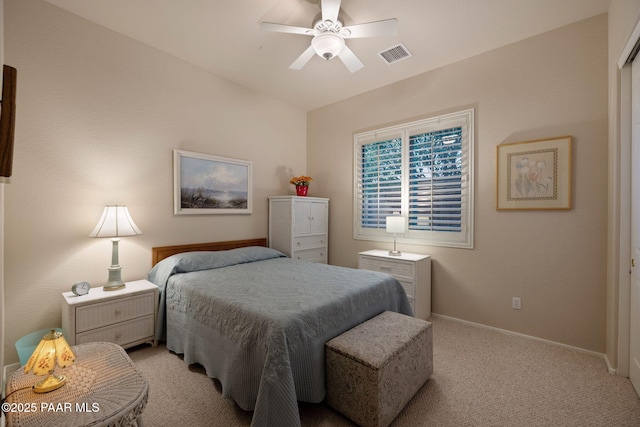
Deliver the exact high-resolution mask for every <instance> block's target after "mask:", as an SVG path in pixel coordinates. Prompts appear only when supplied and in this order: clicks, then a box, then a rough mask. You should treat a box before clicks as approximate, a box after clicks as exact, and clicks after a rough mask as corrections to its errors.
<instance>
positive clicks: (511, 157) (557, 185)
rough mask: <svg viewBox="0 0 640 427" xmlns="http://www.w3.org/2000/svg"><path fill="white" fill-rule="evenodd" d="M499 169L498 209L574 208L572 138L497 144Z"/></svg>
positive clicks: (563, 137) (564, 137)
mask: <svg viewBox="0 0 640 427" xmlns="http://www.w3.org/2000/svg"><path fill="white" fill-rule="evenodd" d="M497 169H498V171H497V206H496V208H497V209H498V210H502V209H571V136H562V137H558V138H550V139H539V140H534V141H523V142H513V143H507V144H501V145H498V149H497Z"/></svg>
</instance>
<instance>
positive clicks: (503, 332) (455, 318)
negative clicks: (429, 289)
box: [431, 313, 616, 373]
mask: <svg viewBox="0 0 640 427" xmlns="http://www.w3.org/2000/svg"><path fill="white" fill-rule="evenodd" d="M431 316H432V317H438V318H440V319H445V320H451V321H453V322H459V323H464V324H466V325H469V326H475V327H476V328H482V329H489V330H491V331H495V332H499V333H501V334H505V335H513V336H516V337H520V338H525V339H529V340H533V341H538V342H543V343H546V344H551V345H555V346H557V347H563V348H566V349H568V350H573V351H577V352H579V353H584V354H589V355H591V356H595V357H599V358H602V359H604V360H605V362H606V364H607V369H608V371H609V373H615V372H616V371H615V369H613V368H612V367H611V364H610V363H609V361H608V360H607V357H606V355H605V354H604V353H598V352H597V351H592V350H587V349H585V348H581V347H574V346H572V345H568V344H563V343H560V342H557V341H551V340H546V339H544V338H538V337H534V336H531V335H525V334H521V333H519V332H513V331H509V330H506V329H500V328H496V327H493V326H488V325H483V324H482V323H475V322H470V321H468V320H463V319H458V318H457V317H450V316H445V315H442V314H437V313H431Z"/></svg>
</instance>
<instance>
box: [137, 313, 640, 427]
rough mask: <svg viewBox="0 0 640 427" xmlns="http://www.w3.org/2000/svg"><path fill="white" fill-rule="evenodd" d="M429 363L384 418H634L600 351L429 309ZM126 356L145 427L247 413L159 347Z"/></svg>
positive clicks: (538, 422) (434, 421) (594, 422)
mask: <svg viewBox="0 0 640 427" xmlns="http://www.w3.org/2000/svg"><path fill="white" fill-rule="evenodd" d="M431 321H432V323H433V344H434V345H433V348H434V355H433V358H434V372H433V375H432V377H431V379H430V380H429V381H427V383H426V384H425V385H424V386H423V387H422V388H421V389H420V390H419V391H418V393H417V394H416V396H415V397H414V398H413V399H412V400H411V401H410V402H409V404H408V405H407V406H406V407H405V409H404V410H403V411H402V412H401V413H400V415H399V416H398V417H397V418H396V419H395V421H394V422H393V423H392V427H418V426H438V427H440V426H456V427H457V426H616V427H618V426H640V399H639V398H638V396H637V395H636V393H635V391H634V390H633V387H632V385H631V382H630V381H629V379H627V378H623V377H620V376H616V375H610V374H609V373H608V372H607V368H606V365H605V362H604V360H603V359H601V358H598V357H595V356H591V355H588V354H584V353H580V352H576V351H572V350H569V349H565V348H561V347H557V346H553V345H550V344H546V343H541V342H537V341H533V340H528V339H525V338H521V337H517V336H511V335H505V334H501V333H499V332H495V331H491V330H486V329H482V328H476V327H473V326H469V325H466V324H462V323H459V322H454V321H451V320H445V319H441V318H432V319H431ZM129 355H130V356H131V358H132V359H133V361H134V362H135V363H136V365H137V366H138V368H139V369H140V370H141V371H142V373H143V374H144V375H145V376H146V378H147V380H148V381H149V385H150V393H149V401H148V404H147V407H146V409H145V411H144V414H143V420H144V422H145V425H146V426H148V427H163V426H180V425H184V426H225V427H226V426H249V425H250V424H251V413H250V412H245V411H243V410H241V409H240V408H238V407H237V406H236V405H235V404H234V403H233V401H231V400H229V399H226V398H224V397H222V395H221V392H220V385H219V383H218V382H217V381H215V380H212V379H210V378H208V377H207V376H206V374H205V373H204V370H203V369H202V367H200V366H199V365H192V366H188V365H186V364H185V363H184V361H183V360H182V359H181V358H180V356H177V355H175V354H172V353H170V352H168V351H167V350H166V347H164V346H163V345H160V346H158V347H154V348H152V347H149V346H140V347H136V348H133V349H130V351H129ZM300 416H301V420H302V425H303V426H305V427H307V426H309V427H312V426H313V427H315V426H319V427H321V426H345V427H346V426H353V425H354V424H352V423H351V422H350V421H349V420H348V419H346V418H344V417H343V416H342V415H340V414H338V413H336V412H335V411H333V410H332V409H331V408H329V407H327V406H326V405H324V404H307V403H301V404H300Z"/></svg>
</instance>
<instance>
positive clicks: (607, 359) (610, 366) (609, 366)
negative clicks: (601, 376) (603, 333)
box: [604, 354, 618, 375]
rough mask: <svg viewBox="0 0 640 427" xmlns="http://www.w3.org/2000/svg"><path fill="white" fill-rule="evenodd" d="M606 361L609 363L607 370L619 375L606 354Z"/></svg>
mask: <svg viewBox="0 0 640 427" xmlns="http://www.w3.org/2000/svg"><path fill="white" fill-rule="evenodd" d="M604 361H605V363H606V364H607V370H608V371H609V373H610V374H611V375H618V370H617V369H616V368H614V367H613V366H612V365H611V362H610V361H609V357H607V355H606V354H605V355H604Z"/></svg>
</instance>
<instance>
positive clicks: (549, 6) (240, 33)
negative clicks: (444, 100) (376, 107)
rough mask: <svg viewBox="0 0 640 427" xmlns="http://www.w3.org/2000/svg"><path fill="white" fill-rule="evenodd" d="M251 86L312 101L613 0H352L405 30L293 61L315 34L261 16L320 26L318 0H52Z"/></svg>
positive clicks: (359, 12)
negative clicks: (264, 27)
mask: <svg viewBox="0 0 640 427" xmlns="http://www.w3.org/2000/svg"><path fill="white" fill-rule="evenodd" d="M47 1H48V2H49V3H51V4H54V5H57V6H59V7H61V8H63V9H66V10H68V11H70V12H72V13H74V14H77V15H79V16H81V17H84V18H86V19H88V20H90V21H93V22H95V23H97V24H99V25H102V26H104V27H107V28H109V29H111V30H113V31H116V32H118V33H121V34H124V35H126V36H128V37H131V38H133V39H135V40H138V41H141V42H143V43H145V44H147V45H150V46H153V47H155V48H157V49H159V50H161V51H164V52H167V53H170V54H172V55H174V56H176V57H178V58H181V59H183V60H185V61H187V62H189V63H192V64H194V65H197V66H198V67H201V68H204V69H206V70H210V71H211V72H212V73H214V74H216V75H218V76H221V77H224V78H226V79H228V80H231V81H234V82H236V83H238V84H240V85H242V86H245V87H248V88H251V89H255V90H257V91H260V92H264V93H267V94H270V95H273V96H275V97H278V98H280V99H282V100H284V101H285V102H288V103H290V104H291V105H294V106H297V107H300V108H303V109H305V110H312V109H315V108H318V107H321V106H324V105H328V104H331V103H334V102H337V101H340V100H342V99H346V98H349V97H351V96H354V95H357V94H360V93H363V92H366V91H369V90H371V89H375V88H378V87H381V86H385V85H388V84H391V83H394V82H396V81H399V80H403V79H406V78H408V77H411V76H414V75H417V74H420V73H423V72H425V71H428V70H432V69H434V68H438V67H441V66H443V65H446V64H450V63H452V62H456V61H459V60H461V59H464V58H467V57H470V56H474V55H477V54H479V53H482V52H486V51H489V50H491V49H495V48H497V47H500V46H504V45H507V44H510V43H513V42H516V41H518V40H522V39H525V38H528V37H531V36H534V35H536V34H540V33H543V32H546V31H549V30H552V29H554V28H558V27H561V26H564V25H567V24H570V23H572V22H576V21H580V20H582V19H586V18H589V17H591V16H595V15H599V14H601V13H605V12H606V11H607V10H608V5H609V1H610V0H343V1H342V7H341V12H340V18H341V19H342V21H343V24H344V25H345V26H346V25H352V24H359V23H365V22H370V21H378V20H382V19H388V18H397V19H398V35H397V36H395V37H382V38H367V39H350V40H347V45H348V46H349V47H350V48H351V49H352V50H353V51H354V53H355V54H356V55H357V56H358V57H359V58H360V60H361V61H362V62H363V63H364V64H365V67H364V68H363V69H361V70H360V71H357V72H356V73H354V74H351V73H349V71H348V70H347V69H346V68H345V67H344V65H343V64H342V62H341V61H340V60H339V59H337V58H336V59H333V60H331V61H325V60H324V59H321V58H320V57H318V56H315V57H314V58H313V59H312V60H311V61H310V62H309V63H308V64H307V65H306V67H304V68H303V69H302V70H300V71H294V70H290V69H289V68H288V67H289V65H290V64H291V63H292V62H293V61H294V60H295V59H296V58H297V57H298V55H300V53H302V51H304V50H305V49H306V48H307V47H308V46H309V43H310V41H311V37H307V36H303V35H295V34H281V33H269V32H262V31H261V30H260V22H262V21H267V22H276V23H283V24H288V25H296V26H301V27H311V26H312V24H313V22H314V18H315V17H316V15H317V14H318V13H319V12H320V6H319V4H318V3H319V1H318V0H47ZM398 43H403V44H404V45H405V46H406V47H407V48H408V49H409V50H410V51H411V53H412V54H413V57H411V58H408V59H405V60H403V61H400V62H397V63H395V64H392V65H387V64H386V63H385V62H383V61H382V59H380V58H379V57H378V55H377V53H378V52H380V51H382V50H385V49H387V48H389V47H392V46H395V45H397V44H398Z"/></svg>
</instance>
